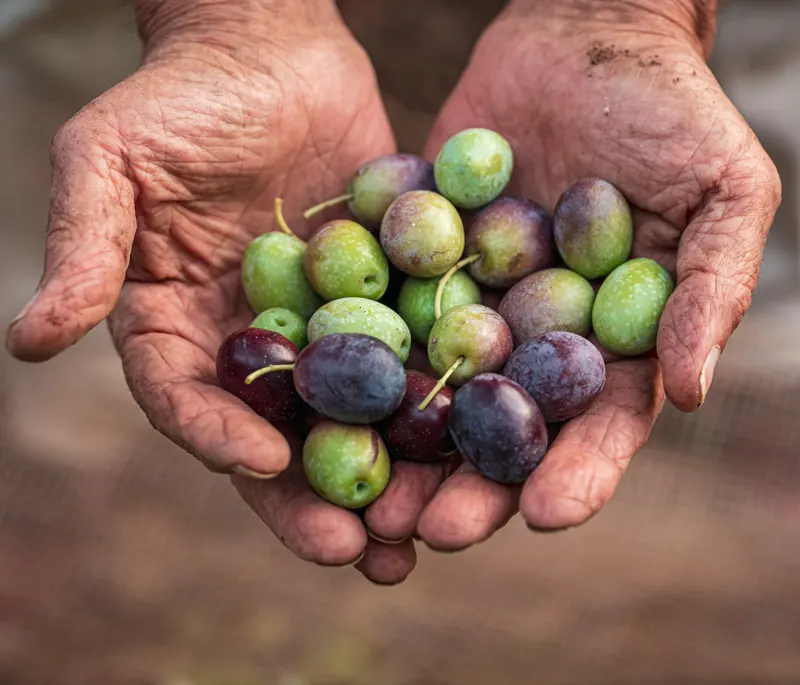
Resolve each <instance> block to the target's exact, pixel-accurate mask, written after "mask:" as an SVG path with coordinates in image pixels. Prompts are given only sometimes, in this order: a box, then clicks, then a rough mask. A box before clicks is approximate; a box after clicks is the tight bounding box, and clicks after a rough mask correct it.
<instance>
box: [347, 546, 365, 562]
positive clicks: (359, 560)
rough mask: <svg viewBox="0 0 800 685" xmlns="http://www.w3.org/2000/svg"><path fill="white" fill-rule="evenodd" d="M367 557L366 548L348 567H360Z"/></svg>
mask: <svg viewBox="0 0 800 685" xmlns="http://www.w3.org/2000/svg"><path fill="white" fill-rule="evenodd" d="M365 556H367V550H366V548H364V550H363V551H362V552H361V554H359V555H358V556H357V557H356V558H355V559H353V561H351V562H350V563H349V564H348V566H356V565H358V564H359V563H361V562H362V561H363V560H364V557H365Z"/></svg>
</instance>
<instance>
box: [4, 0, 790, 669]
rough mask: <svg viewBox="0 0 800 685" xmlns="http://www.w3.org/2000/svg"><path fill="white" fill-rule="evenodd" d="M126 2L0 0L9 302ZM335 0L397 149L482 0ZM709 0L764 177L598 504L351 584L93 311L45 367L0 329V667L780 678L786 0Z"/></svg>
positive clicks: (480, 18) (476, 22)
mask: <svg viewBox="0 0 800 685" xmlns="http://www.w3.org/2000/svg"><path fill="white" fill-rule="evenodd" d="M128 4H129V3H123V2H122V1H121V0H0V240H1V241H2V242H1V243H0V321H2V322H3V326H5V322H6V321H8V320H9V319H10V318H11V317H12V316H13V315H14V314H16V312H17V310H18V309H19V308H20V307H21V306H22V304H23V303H24V302H26V301H27V299H28V297H29V296H30V295H31V293H32V292H33V290H34V288H35V286H36V283H37V281H38V277H39V272H40V271H39V270H40V266H41V259H42V247H43V243H44V233H45V223H46V213H47V199H48V186H49V163H48V147H49V143H50V139H51V137H52V135H53V134H54V133H55V131H56V130H57V129H58V127H59V126H60V125H61V124H62V123H63V122H65V121H66V120H67V119H68V118H69V117H70V116H71V115H72V114H73V113H74V112H75V111H76V110H77V109H78V108H80V107H81V106H82V105H83V104H84V103H86V102H87V101H88V100H89V99H90V98H92V97H94V96H95V95H97V94H99V93H100V92H102V91H103V90H104V89H106V88H107V87H108V86H110V85H112V84H114V83H115V82H117V81H118V80H119V79H121V78H122V77H124V76H125V75H126V74H127V73H129V72H130V71H131V70H132V69H134V68H135V66H136V64H137V60H138V56H139V46H138V44H137V41H136V38H135V34H134V32H133V24H132V18H131V10H130V7H128ZM340 4H341V6H342V10H343V12H344V13H345V15H346V17H347V19H348V21H349V23H350V25H351V26H352V27H353V30H354V31H355V32H356V34H357V36H358V37H359V38H360V39H361V40H362V41H363V42H364V44H365V45H366V47H367V48H368V49H369V50H370V52H371V53H372V54H373V56H374V58H375V63H376V66H377V68H378V71H379V77H380V80H381V84H382V87H383V88H384V90H385V94H386V100H387V103H388V107H389V110H390V113H391V116H392V119H393V121H394V123H395V126H396V129H397V132H398V136H399V143H400V147H401V148H402V149H404V150H407V151H412V152H414V151H418V150H419V148H420V147H421V144H422V141H423V139H424V136H425V134H426V133H427V130H428V128H429V126H430V123H431V120H432V115H433V113H434V112H435V111H436V109H437V108H438V105H439V103H440V102H441V100H442V99H443V98H444V97H445V95H446V94H447V92H448V91H449V89H450V88H451V87H452V85H453V84H454V82H455V79H456V78H457V76H458V73H459V71H460V69H461V68H462V66H463V64H464V62H465V60H466V59H467V56H468V52H469V49H470V47H471V45H472V43H473V41H474V40H475V38H476V37H477V36H478V34H479V32H480V30H481V29H482V27H483V26H484V25H485V23H486V22H487V21H489V20H490V19H491V18H492V16H493V15H494V14H495V13H496V12H497V11H498V10H499V8H500V5H501V3H500V2H499V1H495V0H471V1H469V2H468V1H467V0H438V1H436V2H431V1H430V0H424V1H423V0H405V2H403V3H391V2H380V3H378V2H374V1H372V0H346V1H343V2H341V3H340ZM722 4H723V6H724V8H723V11H722V13H721V18H720V26H719V38H718V42H717V45H716V48H715V51H714V55H713V57H712V62H713V67H714V69H715V71H716V73H717V75H718V77H719V79H720V80H721V82H722V84H723V86H724V87H725V88H726V90H727V92H728V93H729V95H730V97H731V98H732V99H733V100H734V101H735V102H736V103H737V104H738V106H739V107H740V108H741V110H742V111H743V113H744V114H745V116H746V117H747V119H748V120H749V121H750V123H751V124H752V125H753V127H754V128H755V129H756V131H757V133H758V134H759V136H760V137H761V139H762V141H763V142H764V144H765V146H766V147H767V149H768V151H769V152H770V153H771V154H772V156H773V158H774V159H775V161H776V163H777V164H778V167H779V169H780V171H781V174H782V177H783V181H784V196H785V201H784V204H783V207H782V208H781V210H780V214H779V216H778V219H777V221H776V223H775V226H774V229H773V232H772V235H771V237H770V240H769V244H768V249H767V255H766V258H765V265H764V268H763V272H762V279H761V282H760V285H759V288H758V292H757V294H756V297H755V300H754V304H753V309H752V310H751V312H750V314H749V315H748V316H747V317H746V318H745V321H744V323H743V324H742V326H741V327H740V329H739V330H738V331H737V333H736V334H735V335H734V338H733V340H732V342H731V344H730V346H729V348H728V351H727V352H726V355H725V357H724V360H723V361H722V362H721V364H720V366H719V368H718V370H717V373H716V376H715V382H714V388H713V390H712V392H711V394H710V397H709V400H708V403H707V405H706V406H705V407H704V409H703V410H702V412H700V413H699V414H697V415H694V416H684V415H679V414H678V413H677V412H676V411H674V410H672V409H670V408H669V407H667V409H666V411H665V412H664V415H663V416H662V418H661V420H660V421H659V423H658V425H657V427H656V431H655V434H654V436H653V439H652V441H651V443H650V444H649V445H648V447H647V448H645V449H644V450H643V451H642V452H641V453H640V455H639V456H638V457H637V459H636V460H635V462H634V464H633V466H632V468H631V471H630V473H629V475H628V477H627V479H626V480H625V481H624V484H623V486H622V488H621V489H620V491H619V493H618V495H617V496H616V497H615V499H614V500H613V501H612V503H611V504H610V505H609V506H608V508H607V509H606V510H604V512H603V513H602V514H601V515H600V516H598V517H597V518H596V519H595V520H594V521H592V522H591V523H590V524H588V525H587V526H585V527H583V528H581V529H580V530H576V531H572V532H568V533H566V534H563V535H554V536H553V535H551V536H543V535H534V534H532V533H529V532H528V531H526V530H525V528H524V526H523V525H522V524H521V523H520V522H519V520H515V521H514V522H512V523H511V524H510V525H509V526H508V527H507V528H506V529H505V530H504V531H503V532H502V533H501V534H499V535H497V536H496V537H495V538H493V539H492V540H491V541H490V542H488V543H486V544H484V545H481V546H479V547H477V548H474V549H472V550H470V551H468V552H466V553H464V554H461V555H459V556H458V557H452V556H446V555H444V556H443V555H436V554H434V553H431V552H429V551H427V550H425V549H420V550H419V552H420V559H419V564H418V568H417V571H416V572H415V573H414V574H413V575H412V576H411V578H410V579H409V580H408V581H407V582H406V583H405V584H404V585H402V586H400V587H397V588H394V589H384V588H376V587H372V586H370V585H369V584H368V583H367V582H365V581H364V580H363V579H362V578H361V576H360V575H359V574H357V573H356V572H355V571H354V570H353V569H338V570H331V569H320V568H316V567H312V566H307V565H304V564H302V563H300V562H298V561H296V560H295V559H294V558H293V557H292V556H291V555H290V554H289V553H288V552H287V551H286V550H285V549H284V548H283V547H282V546H281V545H280V544H279V543H278V542H277V541H276V540H274V539H273V538H272V537H271V535H270V534H269V532H268V531H267V529H266V528H265V527H263V526H262V525H261V524H260V523H259V522H258V521H257V520H256V518H255V516H253V515H251V513H250V512H249V510H247V509H246V507H245V505H244V504H242V503H241V502H240V501H239V499H238V497H237V496H236V495H235V493H234V491H233V489H232V488H231V487H230V486H229V484H228V481H227V479H225V478H221V477H215V476H212V475H210V474H208V473H206V472H205V471H204V470H203V469H202V468H200V467H199V466H198V465H197V464H196V463H194V461H193V460H192V459H191V458H190V457H189V456H187V455H185V454H183V453H182V452H180V451H179V450H178V449H177V448H175V447H173V446H172V445H171V444H170V443H168V442H167V441H166V440H165V439H164V438H162V437H161V436H160V435H158V434H157V433H155V432H154V431H153V430H152V429H151V428H150V426H149V424H148V423H147V421H146V420H145V418H144V416H143V415H142V414H141V413H140V411H139V409H138V408H137V407H136V405H135V404H134V402H133V401H132V399H131V398H130V396H129V393H128V391H127V388H126V387H125V384H124V381H123V377H122V373H121V371H120V367H119V363H118V360H117V357H116V355H115V353H114V351H113V350H112V347H111V344H110V342H109V338H108V334H107V331H106V329H105V327H99V328H98V329H97V330H95V331H94V332H93V333H92V334H91V335H90V336H89V337H88V339H87V340H86V341H85V342H83V343H82V344H81V345H79V346H77V347H75V348H73V349H71V350H70V351H69V352H67V353H66V354H64V355H63V356H62V357H60V358H59V359H57V360H55V361H54V362H52V363H50V364H48V365H46V366H41V367H31V366H24V365H21V364H18V363H15V362H13V361H12V360H11V358H10V357H9V356H8V355H6V354H5V353H0V683H2V685H73V684H75V685H95V684H100V683H103V684H106V683H114V685H255V684H256V683H258V684H260V685H368V684H369V685H373V684H375V683H380V684H381V685H456V684H458V685H486V684H487V683H489V682H492V683H497V684H498V685H505V684H508V685H512V684H518V683H521V682H536V683H538V684H539V685H556V684H561V683H564V684H570V685H572V684H574V683H581V684H582V685H606V684H607V685H612V684H613V685H628V684H630V685H662V684H663V685H674V684H676V683H681V684H682V685H695V684H697V685H701V684H717V683H718V684H720V685H749V684H752V685H756V684H757V685H772V684H775V685H778V684H780V685H783V684H786V685H791V684H797V683H800V649H798V645H799V644H800V552H799V551H798V541H799V540H800V463H799V462H800V460H799V459H798V456H800V454H799V453H800V420H799V417H798V407H800V353H798V340H800V298H798V297H797V295H798V272H799V271H800V270H799V269H798V267H799V266H800V249H798V242H799V239H800V209H799V208H798V205H797V197H798V192H797V191H798V190H800V180H798V171H799V170H800V126H798V112H800V42H798V40H797V35H798V32H799V31H800V3H798V2H791V1H788V0H787V1H784V2H780V1H778V0H751V1H750V2H745V1H738V2H737V1H735V0H731V1H730V2H724V3H722ZM405 26H408V27H409V30H404V28H403V27H405ZM412 28H413V30H411V29H412ZM445 36H446V38H445ZM400 37H402V42H400ZM400 53H402V57H403V58H402V59H398V58H397V55H398V54H400Z"/></svg>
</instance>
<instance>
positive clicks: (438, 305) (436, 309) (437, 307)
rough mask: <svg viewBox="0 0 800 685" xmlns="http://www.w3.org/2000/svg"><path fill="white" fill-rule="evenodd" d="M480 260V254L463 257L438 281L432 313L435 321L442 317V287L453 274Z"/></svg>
mask: <svg viewBox="0 0 800 685" xmlns="http://www.w3.org/2000/svg"><path fill="white" fill-rule="evenodd" d="M480 258H481V253H480V252H479V253H478V254H474V255H470V256H469V257H465V258H464V259H462V260H461V261H460V262H456V263H455V264H454V265H453V268H452V269H450V271H448V272H447V273H446V274H445V275H444V276H442V278H441V280H440V281H439V287H438V288H436V299H435V300H434V301H433V313H434V314H435V316H436V318H437V319H438V318H439V317H440V316H441V315H442V294H443V293H444V287H445V286H446V285H447V282H448V281H449V280H450V279H451V278H452V277H453V274H454V273H455V272H456V271H458V270H459V269H463V268H464V267H465V266H469V265H470V264H472V262H477V261H478V260H479V259H480Z"/></svg>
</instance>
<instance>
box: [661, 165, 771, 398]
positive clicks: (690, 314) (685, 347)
mask: <svg viewBox="0 0 800 685" xmlns="http://www.w3.org/2000/svg"><path fill="white" fill-rule="evenodd" d="M705 198H706V199H705V203H704V205H703V206H702V207H701V209H700V210H699V212H698V213H697V215H696V216H695V217H694V218H693V219H692V221H691V223H690V224H689V226H688V228H687V229H686V231H685V232H684V234H683V237H682V238H681V243H680V246H679V249H678V263H677V275H678V285H677V288H676V290H675V292H674V293H673V295H672V297H671V298H670V301H669V302H668V303H667V306H666V308H665V309H664V313H663V315H662V318H661V324H660V328H659V337H658V356H659V358H660V359H661V361H662V363H663V364H664V386H665V389H666V393H667V396H668V397H669V399H670V401H671V402H672V403H673V404H674V405H675V406H676V407H678V408H679V409H681V410H683V411H694V410H696V409H698V408H699V407H700V406H701V405H702V404H703V402H704V401H705V398H706V394H707V392H708V389H709V386H710V384H711V380H712V378H713V375H714V368H715V366H716V363H717V361H718V359H719V355H720V352H721V351H722V350H723V349H724V348H725V344H726V342H727V340H728V337H729V336H730V335H731V333H733V331H734V329H735V328H736V327H737V326H738V325H739V322H740V321H741V319H742V316H744V313H745V312H746V311H747V309H748V307H749V306H750V299H751V296H752V293H753V289H754V288H755V285H756V281H757V280H758V273H759V268H760V265H761V259H762V254H763V250H764V243H765V241H766V239H767V234H768V232H769V228H770V225H771V223H772V219H773V218H774V216H775V211H776V210H777V208H778V205H779V204H780V181H779V179H778V176H777V172H775V169H774V166H773V165H772V163H771V162H769V160H768V159H767V158H766V153H763V159H760V160H757V161H755V162H748V163H746V164H745V163H743V164H741V165H740V167H739V168H735V167H728V168H727V169H726V170H725V176H724V177H723V178H722V179H721V180H720V181H719V182H718V183H717V184H716V185H715V186H714V188H713V189H712V190H711V191H709V192H707V193H706V196H705Z"/></svg>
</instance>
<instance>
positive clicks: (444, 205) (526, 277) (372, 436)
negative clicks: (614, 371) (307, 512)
mask: <svg viewBox="0 0 800 685" xmlns="http://www.w3.org/2000/svg"><path fill="white" fill-rule="evenodd" d="M513 161H514V159H513V152H512V149H511V146H510V145H509V143H508V142H507V141H506V140H505V139H504V138H503V137H502V136H500V135H499V134H497V133H496V132H494V131H489V130H486V129H468V130H466V131H462V132H461V133H458V134H457V135H455V136H453V137H452V138H451V139H450V140H449V141H447V143H445V145H444V146H443V148H442V150H441V151H440V153H439V155H438V157H437V158H436V161H435V163H434V164H430V163H429V162H427V161H425V160H424V159H421V158H419V157H416V156H414V155H408V154H395V155H388V156H384V157H380V158H378V159H375V160H373V161H371V162H369V163H367V164H365V165H364V166H363V167H362V168H361V169H359V170H358V171H357V173H356V174H355V176H354V177H353V179H352V181H351V183H350V185H349V187H348V189H347V192H346V193H345V194H343V195H341V196H340V197H337V198H334V199H332V200H330V201H327V202H323V203H321V204H320V205H317V206H316V207H313V208H311V209H310V210H308V211H307V212H306V213H305V215H304V216H305V217H306V218H309V217H311V216H313V215H314V214H316V213H317V212H319V211H322V210H324V209H326V208H328V207H330V206H332V205H334V204H337V203H345V202H346V203H348V208H349V212H350V214H351V215H352V217H353V219H354V220H336V221H331V222H329V223H326V224H325V225H324V226H322V227H321V228H320V229H319V231H317V232H316V233H315V234H314V235H313V237H312V238H311V239H310V240H309V241H308V242H304V241H302V240H300V239H299V238H297V237H296V236H295V235H294V234H293V233H292V231H291V230H290V229H289V227H288V226H287V225H286V222H285V220H284V218H283V214H282V207H281V201H280V200H276V203H275V210H276V211H275V219H276V223H277V226H278V228H279V229H280V230H276V231H273V232H269V233H265V234H264V235H262V236H259V237H258V238H256V239H255V240H254V241H253V242H252V243H251V244H250V245H249V247H248V248H247V250H246V251H245V253H244V257H243V261H242V283H243V286H244V292H245V294H246V296H247V300H248V302H249V303H250V305H251V307H252V309H253V310H254V313H255V315H256V316H255V319H254V320H253V322H252V324H251V325H250V327H248V328H246V329H243V330H240V331H236V332H234V333H232V334H231V335H230V336H228V337H227V338H226V339H225V340H224V342H223V343H222V345H221V347H220V349H219V353H218V357H217V374H218V378H219V382H220V384H221V386H222V387H223V388H225V389H226V390H228V391H229V392H231V393H232V394H234V395H236V396H237V397H239V398H240V399H241V400H242V401H244V402H245V403H247V404H248V406H250V407H251V408H252V409H253V410H254V411H256V412H258V413H259V414H260V415H261V416H263V417H264V418H265V419H267V420H270V421H296V422H297V423H298V425H304V426H307V427H308V428H309V432H308V434H307V436H306V441H305V445H304V449H303V464H304V467H305V471H306V474H307V477H308V480H309V482H310V484H311V485H312V487H313V488H314V489H315V490H316V491H317V492H318V493H319V494H320V495H321V496H322V497H324V498H325V499H327V500H329V501H331V502H333V503H335V504H338V505H340V506H343V507H347V508H351V509H357V508H361V507H364V506H366V505H367V504H369V503H370V502H372V501H374V500H375V499H376V498H377V497H378V496H380V494H381V492H382V491H383V490H384V488H385V487H386V484H387V483H388V480H389V476H390V471H391V463H392V461H393V460H396V459H408V460H415V461H435V460H442V459H452V458H453V457H458V456H460V457H463V458H465V459H467V460H468V461H470V462H471V463H472V464H473V465H474V466H475V467H476V468H477V469H478V471H479V472H481V473H482V474H484V475H485V476H487V477H488V478H491V479H493V480H495V481H498V482H501V483H519V482H522V481H524V480H525V479H526V478H527V477H528V476H529V475H530V474H531V472H532V471H533V470H534V469H535V468H536V467H537V466H538V465H539V463H540V462H541V461H542V459H543V458H544V457H545V455H546V452H547V449H548V430H547V424H552V423H560V422H563V421H566V420H568V419H570V418H573V417H575V416H577V415H579V414H581V413H582V412H584V411H586V410H587V409H588V408H589V407H590V406H591V405H592V404H593V403H594V401H595V400H596V399H597V397H598V396H599V395H600V393H601V392H602V390H603V387H604V384H605V363H604V360H603V355H602V353H601V348H599V347H598V346H596V345H595V344H593V343H592V342H590V341H589V340H588V339H587V338H588V336H589V334H590V332H593V333H594V335H595V337H596V339H597V341H599V345H600V346H602V349H603V351H605V352H607V353H611V354H612V355H617V356H623V357H624V356H633V355H639V354H642V353H645V352H647V351H648V350H650V349H652V348H653V346H654V345H655V340H656V332H657V329H658V323H659V319H660V317H661V313H662V311H663V308H664V306H665V304H666V301H667V299H668V297H669V296H670V294H671V293H672V290H673V281H672V278H671V277H670V275H669V274H668V273H667V272H666V271H665V270H664V269H663V268H662V267H661V266H660V265H659V264H657V263H656V262H654V261H652V260H648V259H630V254H631V248H632V243H633V221H632V217H631V211H630V207H629V206H628V203H627V201H626V200H625V198H624V197H623V196H622V194H621V193H620V192H619V191H618V190H617V189H616V188H615V187H614V186H612V185H611V184H609V183H608V182H606V181H603V180H601V179H595V178H592V179H582V180H579V181H578V182H576V183H575V184H574V185H572V186H570V187H569V188H568V189H567V190H566V191H565V192H564V193H563V195H562V197H561V199H560V200H559V202H558V205H557V206H556V208H555V211H554V213H553V215H552V216H551V215H550V214H548V212H547V211H546V210H545V209H544V208H543V207H541V206H540V205H538V204H537V203H536V202H533V201H532V200H529V199H526V198H521V197H509V196H502V197H501V195H502V193H503V192H504V191H505V189H506V187H507V186H508V183H509V181H510V179H511V175H512V169H513ZM461 210H470V211H469V215H470V218H469V219H468V220H465V219H464V216H465V215H466V214H467V212H466V211H465V212H464V214H462V211H461ZM465 223H466V226H465ZM398 279H400V280H398ZM601 279H602V283H601V284H600V285H599V288H598V289H597V291H596V289H595V286H596V285H597V284H598V281H600V280H601ZM400 281H401V282H400ZM390 283H396V284H398V286H399V289H398V288H390ZM593 283H594V285H593ZM490 294H493V297H489V295H490ZM498 300H499V301H500V304H499V307H497V310H495V309H492V308H490V307H488V306H486V305H485V304H484V301H498ZM413 345H419V346H424V349H425V350H426V351H427V358H428V362H429V364H430V367H431V368H432V369H433V372H434V373H435V377H434V376H432V375H429V374H426V373H422V372H420V371H418V370H414V369H406V368H405V367H406V364H407V363H408V360H409V354H410V351H411V348H412V346H413ZM454 388H456V389H457V390H454Z"/></svg>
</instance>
